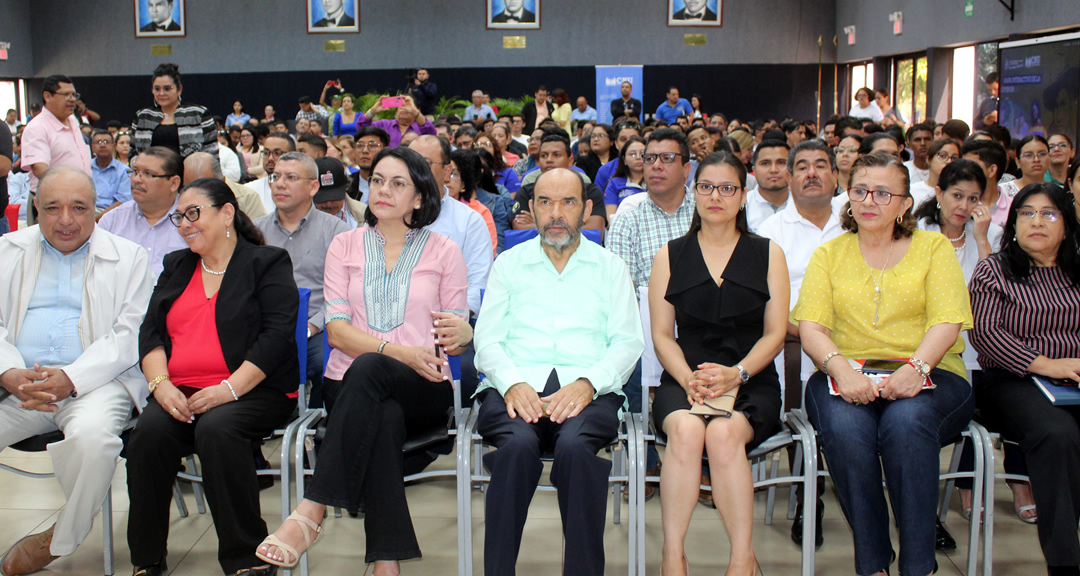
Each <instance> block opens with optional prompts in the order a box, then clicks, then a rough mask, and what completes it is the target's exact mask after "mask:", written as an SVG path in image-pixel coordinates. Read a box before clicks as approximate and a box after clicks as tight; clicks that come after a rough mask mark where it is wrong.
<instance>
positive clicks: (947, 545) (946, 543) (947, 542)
mask: <svg viewBox="0 0 1080 576" xmlns="http://www.w3.org/2000/svg"><path fill="white" fill-rule="evenodd" d="M934 549H935V550H938V551H942V552H944V551H946V550H956V540H953V537H952V535H951V534H949V531H948V530H946V529H945V525H944V524H942V523H941V520H938V521H937V534H936V535H935V540H934Z"/></svg>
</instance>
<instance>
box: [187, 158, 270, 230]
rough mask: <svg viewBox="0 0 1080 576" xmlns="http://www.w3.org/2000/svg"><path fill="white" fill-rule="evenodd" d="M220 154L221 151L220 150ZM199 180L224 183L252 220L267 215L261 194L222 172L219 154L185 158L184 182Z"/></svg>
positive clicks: (241, 208)
mask: <svg viewBox="0 0 1080 576" xmlns="http://www.w3.org/2000/svg"><path fill="white" fill-rule="evenodd" d="M218 152H219V153H220V150H218ZM199 178H213V179H215V180H221V181H222V182H224V183H225V184H226V185H227V186H228V187H229V189H230V190H232V192H233V196H236V205H237V206H239V207H240V211H241V212H243V213H244V214H247V217H248V218H251V219H252V220H254V219H256V218H259V217H261V216H265V215H266V208H265V207H264V206H263V203H262V198H259V193H258V192H256V191H254V190H252V189H251V187H249V186H244V185H243V184H240V183H237V182H233V181H232V180H231V179H229V178H226V177H225V175H224V174H222V172H221V162H220V160H218V155H217V154H210V153H208V152H194V153H192V154H191V155H189V156H188V157H187V158H184V182H194V181H196V180H198V179H199Z"/></svg>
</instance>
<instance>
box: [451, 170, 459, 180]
mask: <svg viewBox="0 0 1080 576" xmlns="http://www.w3.org/2000/svg"><path fill="white" fill-rule="evenodd" d="M450 179H451V180H461V172H460V171H458V170H454V171H452V172H450Z"/></svg>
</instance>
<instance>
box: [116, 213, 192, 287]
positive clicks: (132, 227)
mask: <svg viewBox="0 0 1080 576" xmlns="http://www.w3.org/2000/svg"><path fill="white" fill-rule="evenodd" d="M173 212H176V202H175V201H174V202H173V206H172V208H170V209H169V214H172V213H173ZM98 226H101V228H102V229H103V230H105V231H106V232H112V233H113V234H116V235H117V236H119V237H121V238H126V239H128V240H131V241H132V242H134V243H136V244H138V245H139V246H142V247H143V248H145V249H146V252H147V253H148V254H149V255H150V272H151V273H152V274H153V275H154V280H155V281H157V277H158V276H161V270H162V269H163V268H164V265H163V264H162V262H163V261H164V259H165V255H166V254H168V253H169V252H173V251H176V250H183V249H184V248H187V247H188V245H187V242H184V239H183V238H182V237H181V236H180V233H179V232H177V231H176V226H173V224H172V222H170V221H169V219H168V218H162V219H161V220H158V221H157V223H156V224H154V225H153V226H151V225H150V222H149V221H147V219H146V216H143V213H142V210H139V205H138V204H137V203H136V202H135V201H134V200H129V201H127V202H124V203H123V204H121V205H119V206H117V207H116V208H114V209H112V210H110V211H108V212H106V213H105V215H103V216H102V217H101V220H100V221H99V222H98Z"/></svg>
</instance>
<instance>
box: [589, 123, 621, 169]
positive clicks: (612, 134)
mask: <svg viewBox="0 0 1080 576" xmlns="http://www.w3.org/2000/svg"><path fill="white" fill-rule="evenodd" d="M597 130H603V131H604V132H605V133H606V134H607V136H608V142H609V144H608V146H609V148H608V162H611V159H612V158H616V157H618V155H619V147H618V146H616V145H615V140H616V139H617V138H618V137H619V134H618V132H616V131H615V129H614V128H612V127H611V124H597V125H595V126H593V132H596V131H597ZM589 156H596V157H597V159H599V158H600V155H599V154H597V153H596V149H595V148H593V147H592V142H590V143H589Z"/></svg>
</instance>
